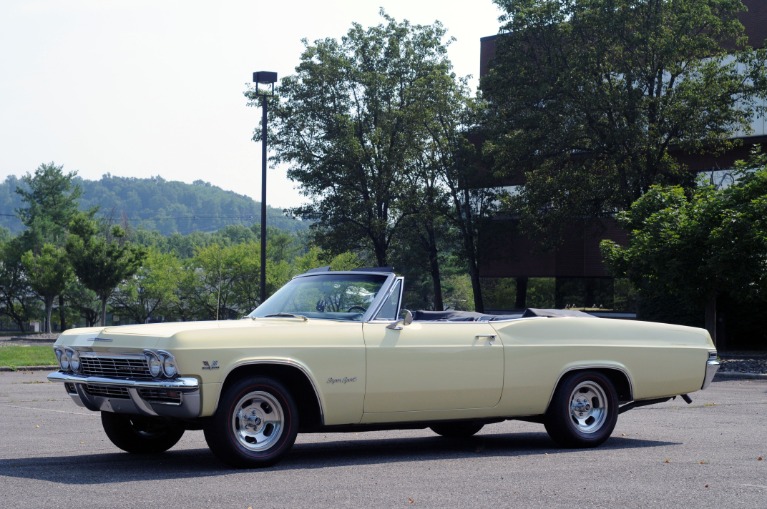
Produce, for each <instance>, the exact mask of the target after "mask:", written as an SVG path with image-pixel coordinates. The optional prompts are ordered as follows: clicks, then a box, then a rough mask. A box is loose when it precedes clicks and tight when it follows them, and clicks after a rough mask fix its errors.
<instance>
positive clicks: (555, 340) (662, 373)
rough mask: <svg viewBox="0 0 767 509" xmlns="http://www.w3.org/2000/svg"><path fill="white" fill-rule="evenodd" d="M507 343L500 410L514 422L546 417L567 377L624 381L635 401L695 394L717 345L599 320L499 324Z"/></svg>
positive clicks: (653, 326) (702, 335)
mask: <svg viewBox="0 0 767 509" xmlns="http://www.w3.org/2000/svg"><path fill="white" fill-rule="evenodd" d="M494 326H495V327H496V329H497V331H498V333H499V334H500V335H501V337H502V340H503V344H504V347H505V348H504V355H505V361H506V371H505V379H504V394H503V398H502V400H501V405H502V406H503V407H505V408H506V409H508V411H509V412H510V415H520V416H521V415H539V414H542V413H544V412H545V411H546V407H547V406H548V404H549V401H550V399H551V396H552V395H553V392H554V389H555V388H556V384H557V382H558V381H559V379H560V378H561V377H562V376H563V375H564V374H566V373H567V372H569V371H572V370H578V369H589V368H610V369H615V370H619V371H621V372H623V373H625V374H626V376H627V377H628V379H629V382H630V384H631V389H632V393H633V399H634V400H642V399H653V398H661V397H666V396H675V395H678V394H683V393H689V392H694V391H697V390H699V389H700V388H701V385H702V383H703V379H704V376H705V367H706V360H707V359H708V352H709V351H710V350H713V349H714V345H713V343H712V341H711V338H710V337H709V335H708V333H707V332H706V331H705V330H703V329H697V328H692V327H683V326H677V325H667V324H658V323H650V322H638V321H624V320H610V319H600V318H528V319H522V320H516V321H510V322H501V323H498V324H494Z"/></svg>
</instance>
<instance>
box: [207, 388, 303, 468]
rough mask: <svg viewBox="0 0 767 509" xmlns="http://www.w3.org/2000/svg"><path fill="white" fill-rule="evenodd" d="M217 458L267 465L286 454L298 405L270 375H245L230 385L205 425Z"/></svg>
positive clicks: (236, 463) (234, 463)
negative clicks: (266, 376) (265, 376)
mask: <svg viewBox="0 0 767 509" xmlns="http://www.w3.org/2000/svg"><path fill="white" fill-rule="evenodd" d="M204 432H205V441H206V442H207V443H208V447H210V450H211V451H212V452H213V454H215V455H216V457H217V458H218V459H220V460H221V461H223V462H224V463H226V464H228V465H231V466H233V467H237V468H253V467H267V466H269V465H273V464H275V463H276V462H278V461H279V460H280V459H282V457H283V456H284V455H285V454H287V452H288V451H289V450H290V448H291V447H292V446H293V443H294V442H295V440H296V434H297V433H298V408H297V407H296V404H295V402H294V401H293V397H292V396H291V395H290V392H289V391H288V390H287V389H286V388H285V387H284V386H283V385H282V384H281V383H280V382H278V381H276V380H273V379H271V378H263V377H258V378H245V379H242V380H240V381H238V382H235V383H234V384H233V385H232V386H231V387H228V388H227V389H226V390H225V392H224V394H223V395H222V396H221V401H220V402H219V405H218V410H216V413H215V415H214V416H213V417H212V418H211V419H210V421H209V422H208V423H207V425H206V426H205V428H204Z"/></svg>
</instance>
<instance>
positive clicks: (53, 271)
mask: <svg viewBox="0 0 767 509" xmlns="http://www.w3.org/2000/svg"><path fill="white" fill-rule="evenodd" d="M21 263H22V264H23V266H24V269H25V271H26V274H27V280H28V282H29V286H30V287H31V288H32V289H33V290H34V291H35V293H37V295H39V296H40V299H41V300H42V301H43V304H44V306H45V320H44V329H45V332H46V333H50V332H52V328H51V314H52V312H53V302H54V300H55V299H56V297H58V296H59V295H61V294H62V292H63V291H64V289H65V288H66V286H67V283H68V282H69V281H70V280H71V279H72V267H71V265H70V264H69V261H68V259H67V253H66V251H65V250H64V248H61V247H57V246H55V245H53V244H49V243H45V244H43V246H42V248H41V249H40V252H39V254H37V255H36V254H35V253H34V252H33V251H31V250H30V251H27V252H26V253H24V254H23V255H22V257H21Z"/></svg>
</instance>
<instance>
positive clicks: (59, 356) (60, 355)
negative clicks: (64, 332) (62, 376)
mask: <svg viewBox="0 0 767 509" xmlns="http://www.w3.org/2000/svg"><path fill="white" fill-rule="evenodd" d="M53 353H55V354H56V361H58V363H59V367H60V368H61V369H64V365H63V364H62V363H61V361H62V359H63V358H64V352H63V351H62V350H61V348H54V349H53Z"/></svg>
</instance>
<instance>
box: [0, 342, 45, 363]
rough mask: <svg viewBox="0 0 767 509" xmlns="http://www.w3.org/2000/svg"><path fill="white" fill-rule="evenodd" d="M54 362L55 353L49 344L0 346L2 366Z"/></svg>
mask: <svg viewBox="0 0 767 509" xmlns="http://www.w3.org/2000/svg"><path fill="white" fill-rule="evenodd" d="M56 364H57V363H56V355H55V354H54V353H53V348H51V346H50V345H41V346H38V345H31V346H21V345H18V346H17V345H14V346H0V366H2V367H9V368H14V369H16V368H24V367H28V366H55V365H56Z"/></svg>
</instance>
